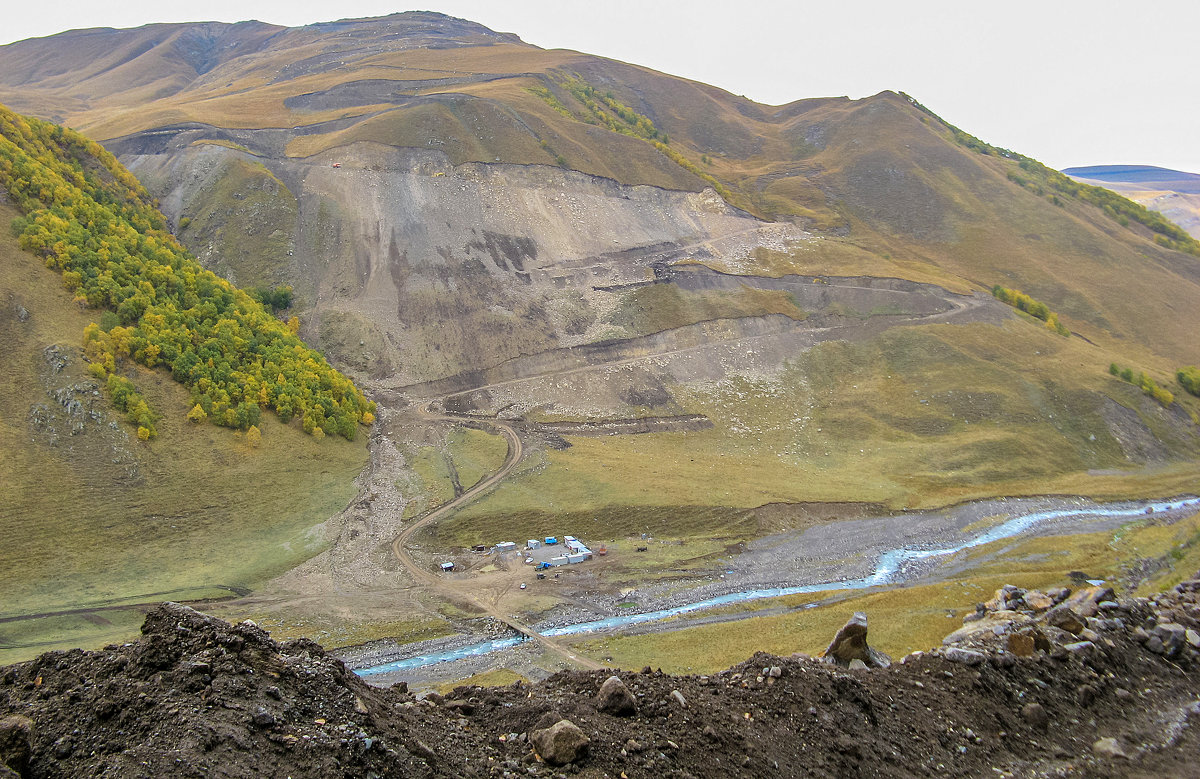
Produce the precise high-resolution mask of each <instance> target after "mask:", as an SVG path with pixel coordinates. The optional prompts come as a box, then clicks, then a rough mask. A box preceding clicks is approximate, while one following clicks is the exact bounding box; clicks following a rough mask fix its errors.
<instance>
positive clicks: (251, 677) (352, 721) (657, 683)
mask: <svg viewBox="0 0 1200 779" xmlns="http://www.w3.org/2000/svg"><path fill="white" fill-rule="evenodd" d="M969 619H970V622H969V623H968V624H967V625H966V626H965V628H964V630H962V631H958V632H957V633H956V635H955V636H952V637H951V638H952V641H953V643H952V644H951V645H948V646H946V647H941V648H938V649H936V650H934V651H931V652H928V653H917V654H914V655H910V656H909V657H907V658H904V660H902V661H901V662H898V663H894V664H892V665H890V667H887V668H865V667H862V663H859V662H854V661H853V660H851V661H850V662H851V663H852V667H851V668H843V667H841V666H840V665H836V664H834V663H833V662H826V661H825V660H823V659H813V658H808V657H805V656H801V655H796V656H793V657H789V658H779V657H773V656H769V655H763V654H760V655H756V656H754V657H753V658H751V659H750V660H749V661H747V662H746V663H743V664H742V665H740V666H737V667H735V668H731V669H729V670H727V671H724V672H722V673H720V674H717V675H715V676H713V677H703V676H700V677H696V676H688V677H672V676H667V675H664V674H662V673H660V672H653V671H651V670H650V669H645V670H644V671H642V672H641V673H619V674H618V675H617V676H618V681H611V680H610V679H609V677H610V676H611V675H612V674H610V673H606V672H587V673H583V672H563V673H559V674H557V675H555V676H553V677H551V678H550V679H548V680H546V681H545V682H542V683H538V684H536V685H528V684H514V685H512V686H510V687H505V688H497V689H487V688H479V687H460V688H458V689H457V690H455V692H454V693H453V694H452V695H451V696H450V697H447V698H442V697H441V696H437V695H433V694H431V695H429V696H427V697H426V698H423V699H418V698H416V697H414V696H412V695H410V694H409V693H408V692H407V690H406V689H405V688H404V687H403V685H398V686H397V687H393V688H391V689H378V688H373V687H370V686H368V685H367V684H365V683H364V682H362V681H361V680H359V679H358V678H357V677H356V676H355V675H354V674H353V673H351V672H350V671H348V670H347V669H346V668H345V667H344V666H343V665H342V663H341V662H340V661H338V660H337V659H335V658H333V657H331V656H329V655H327V654H326V653H325V652H324V650H322V649H321V647H320V646H318V645H316V644H314V643H312V642H310V641H305V640H301V641H292V642H288V643H283V644H279V643H276V642H275V641H273V640H271V638H270V637H269V636H268V635H267V634H266V633H265V632H264V631H262V630H261V629H259V628H258V627H256V626H254V625H252V624H250V623H243V624H240V625H229V624H228V623H226V622H223V621H220V620H217V619H214V618H212V617H208V616H206V615H203V614H200V613H198V612H196V611H193V610H192V609H189V608H187V607H184V606H179V605H176V604H164V605H162V606H161V607H159V608H158V609H156V610H155V611H154V612H153V613H151V614H150V615H149V617H148V618H147V619H146V623H145V626H144V627H143V629H142V632H143V633H144V635H143V637H142V638H141V639H139V640H138V641H136V642H134V643H131V644H126V645H122V646H110V647H108V648H106V649H105V650H103V651H99V652H83V651H80V650H73V651H70V652H50V653H48V654H45V655H42V656H41V657H40V658H38V659H37V660H34V661H31V662H28V663H23V664H20V665H15V666H10V667H8V668H6V669H3V671H0V714H2V715H6V716H5V718H4V719H3V720H0V759H2V760H3V761H4V762H5V763H7V764H8V766H9V768H7V769H6V768H4V767H3V766H0V777H3V776H13V775H19V776H26V777H105V776H108V777H168V776H197V777H199V776H224V777H260V776H262V777H280V778H281V779H282V777H293V778H294V779H300V777H314V778H315V777H322V778H325V777H388V776H394V777H426V776H439V777H441V776H444V777H459V776H528V775H534V776H559V775H579V776H589V777H601V776H609V777H621V776H628V777H638V776H652V777H670V776H678V777H688V776H694V777H727V776H818V777H848V776H920V775H926V774H930V775H951V776H988V777H998V776H1029V775H1053V776H1200V738H1198V736H1197V733H1196V732H1195V731H1196V728H1195V727H1194V723H1190V722H1189V718H1190V719H1192V720H1194V719H1195V718H1196V716H1197V715H1200V649H1198V647H1200V634H1198V633H1197V630H1200V580H1196V581H1191V582H1185V583H1184V584H1182V585H1180V586H1179V587H1177V588H1176V589H1175V590H1174V591H1172V592H1170V593H1166V594H1163V595H1160V596H1156V598H1154V599H1149V600H1148V599H1131V600H1127V601H1122V602H1117V601H1116V600H1114V599H1112V593H1111V591H1106V590H1100V589H1092V590H1084V591H1082V592H1078V593H1074V594H1071V593H1068V592H1066V591H1061V592H1057V593H1046V594H1043V593H1036V592H1028V593H1027V592H1025V591H1022V590H1019V589H1017V588H1015V587H1012V588H1005V589H1004V590H1002V591H1000V592H998V593H997V598H996V599H995V600H993V601H991V602H989V604H987V605H986V606H985V605H982V604H981V606H980V609H979V613H978V614H976V615H973V616H972V617H971V618H969ZM864 645H865V642H864ZM602 685H603V686H604V687H605V692H604V694H603V695H599V694H598V693H599V691H600V688H601V686H602ZM622 687H624V688H627V691H625V690H622ZM627 693H631V694H632V695H631V696H630V695H629V694H627ZM563 720H567V723H564V722H563ZM533 744H537V746H538V748H539V750H540V751H541V754H538V753H536V752H535V751H534V747H533ZM6 771H7V773H5V772H6Z"/></svg>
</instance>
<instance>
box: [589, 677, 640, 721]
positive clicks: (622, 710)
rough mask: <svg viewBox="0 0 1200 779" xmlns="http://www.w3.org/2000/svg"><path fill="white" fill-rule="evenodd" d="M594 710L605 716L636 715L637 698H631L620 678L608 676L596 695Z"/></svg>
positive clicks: (631, 694)
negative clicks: (596, 709)
mask: <svg viewBox="0 0 1200 779" xmlns="http://www.w3.org/2000/svg"><path fill="white" fill-rule="evenodd" d="M596 708H598V709H600V711H603V712H605V713H607V714H615V715H616V716H618V717H627V716H630V715H631V714H637V709H638V706H637V698H635V697H633V693H632V692H630V691H629V688H628V687H626V686H625V682H623V681H621V679H620V677H618V676H610V677H608V678H607V679H605V680H604V684H602V685H600V692H599V693H597V694H596Z"/></svg>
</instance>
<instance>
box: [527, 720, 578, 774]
mask: <svg viewBox="0 0 1200 779" xmlns="http://www.w3.org/2000/svg"><path fill="white" fill-rule="evenodd" d="M529 740H530V742H532V743H533V748H534V749H536V750H537V753H538V754H539V755H541V756H542V759H543V760H545V761H546V762H547V763H549V764H550V765H566V764H567V763H573V762H575V761H576V760H578V759H579V758H581V757H584V756H586V755H587V753H588V747H589V746H590V745H591V743H592V740H591V739H590V738H588V737H587V734H586V733H584V732H583V731H582V730H580V729H579V726H577V725H576V724H575V723H574V722H571V720H567V719H564V720H559V721H558V722H556V723H554V724H553V725H551V726H550V727H548V728H544V729H542V730H535V731H533V732H532V733H530V734H529Z"/></svg>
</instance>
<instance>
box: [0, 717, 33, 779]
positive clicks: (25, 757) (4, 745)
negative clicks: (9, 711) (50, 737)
mask: <svg viewBox="0 0 1200 779" xmlns="http://www.w3.org/2000/svg"><path fill="white" fill-rule="evenodd" d="M32 754H33V722H32V721H30V720H29V718H28V717H22V716H20V715H14V716H11V717H5V718H4V719H0V765H4V766H7V767H8V768H10V769H12V771H13V772H14V773H16V774H18V775H21V776H24V775H25V771H26V769H27V768H28V767H29V758H30V756H31V755H32Z"/></svg>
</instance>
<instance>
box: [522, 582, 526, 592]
mask: <svg viewBox="0 0 1200 779" xmlns="http://www.w3.org/2000/svg"><path fill="white" fill-rule="evenodd" d="M521 589H522V590H523V589H525V582H521Z"/></svg>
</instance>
